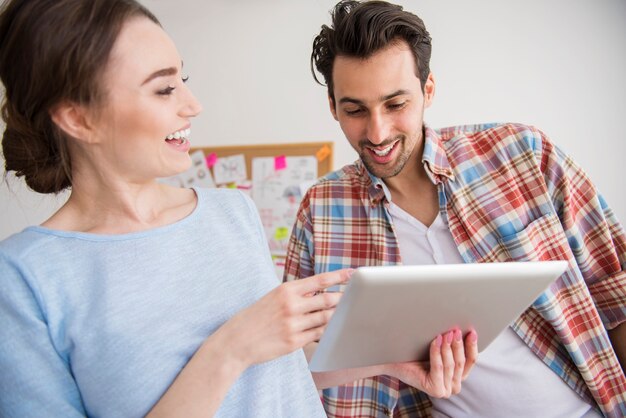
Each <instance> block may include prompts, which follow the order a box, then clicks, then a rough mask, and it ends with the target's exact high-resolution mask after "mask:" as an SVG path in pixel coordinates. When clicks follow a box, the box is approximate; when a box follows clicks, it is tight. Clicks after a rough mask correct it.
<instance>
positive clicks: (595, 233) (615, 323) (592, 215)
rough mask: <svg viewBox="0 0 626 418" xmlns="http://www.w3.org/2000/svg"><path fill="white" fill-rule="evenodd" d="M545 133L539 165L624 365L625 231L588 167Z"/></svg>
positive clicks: (625, 317) (603, 320)
mask: <svg viewBox="0 0 626 418" xmlns="http://www.w3.org/2000/svg"><path fill="white" fill-rule="evenodd" d="M541 136H542V140H541V144H542V149H541V151H542V152H541V169H542V172H543V173H544V176H545V179H546V184H547V185H548V188H549V190H550V195H551V196H552V200H553V204H554V207H555V208H556V210H557V212H558V214H559V218H560V220H561V223H562V225H563V228H564V230H565V233H566V235H567V237H568V240H569V242H570V247H571V248H572V252H573V254H574V256H575V258H576V262H577V264H578V267H579V270H580V272H581V273H582V275H583V277H584V279H585V282H586V283H587V286H588V288H589V291H590V293H591V296H592V298H593V300H594V303H595V306H596V308H597V310H598V312H599V314H600V317H601V319H602V322H603V323H604V326H605V328H606V329H607V330H608V335H609V338H610V340H611V343H612V345H613V349H614V351H615V353H616V354H617V357H618V360H619V362H620V365H621V367H622V370H624V369H625V365H626V325H625V324H626V272H625V271H624V268H623V266H626V233H625V232H624V229H623V227H622V225H621V224H620V222H619V221H618V219H617V217H616V216H615V214H614V213H613V211H612V210H611V208H610V207H609V206H608V204H607V203H606V202H605V201H604V199H603V198H602V196H601V195H600V194H599V193H598V191H597V189H596V187H595V186H594V185H593V183H592V182H591V180H590V179H589V178H588V177H587V175H586V174H585V173H584V171H583V170H582V169H581V168H580V167H579V166H578V165H577V164H576V163H575V162H574V161H572V159H571V158H569V157H568V156H567V155H566V154H565V153H563V152H562V151H561V150H559V149H558V148H557V147H555V146H554V145H553V144H551V143H550V141H549V140H547V138H545V137H544V136H543V135H541Z"/></svg>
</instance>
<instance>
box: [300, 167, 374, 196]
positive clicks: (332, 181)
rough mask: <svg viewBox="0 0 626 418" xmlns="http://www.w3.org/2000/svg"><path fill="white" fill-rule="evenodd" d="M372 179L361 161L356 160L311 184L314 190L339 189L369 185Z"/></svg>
mask: <svg viewBox="0 0 626 418" xmlns="http://www.w3.org/2000/svg"><path fill="white" fill-rule="evenodd" d="M371 182H372V181H371V179H370V177H369V175H368V174H367V171H366V170H365V169H364V168H363V165H362V164H361V163H360V161H356V162H354V163H352V164H348V165H345V166H343V167H342V168H340V169H339V170H335V171H332V172H330V173H328V174H326V175H324V176H322V177H320V178H319V179H318V180H317V182H316V183H315V184H314V185H313V186H311V189H312V190H317V191H322V190H338V189H345V188H350V189H352V188H354V187H366V188H367V187H368V186H369V185H370V184H371ZM311 189H310V190H311Z"/></svg>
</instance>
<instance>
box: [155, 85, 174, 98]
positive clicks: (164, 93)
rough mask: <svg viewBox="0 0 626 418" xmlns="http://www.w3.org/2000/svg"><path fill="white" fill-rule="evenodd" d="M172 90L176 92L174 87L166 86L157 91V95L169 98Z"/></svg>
mask: <svg viewBox="0 0 626 418" xmlns="http://www.w3.org/2000/svg"><path fill="white" fill-rule="evenodd" d="M174 90H176V87H174V86H167V87H166V88H164V89H163V90H159V91H157V94H158V95H161V96H169V95H170V94H172V92H173V91H174Z"/></svg>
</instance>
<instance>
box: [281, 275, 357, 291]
mask: <svg viewBox="0 0 626 418" xmlns="http://www.w3.org/2000/svg"><path fill="white" fill-rule="evenodd" d="M353 271H354V269H343V270H337V271H331V272H328V273H321V274H317V275H315V276H311V277H307V278H305V279H300V280H294V281H292V282H288V283H286V284H287V285H290V286H293V287H295V288H296V289H298V290H297V292H298V293H299V294H300V295H302V296H304V295H307V294H310V293H316V292H321V291H323V290H325V289H327V288H329V287H332V286H335V285H337V284H343V283H347V282H348V280H349V279H350V275H351V274H352V272H353Z"/></svg>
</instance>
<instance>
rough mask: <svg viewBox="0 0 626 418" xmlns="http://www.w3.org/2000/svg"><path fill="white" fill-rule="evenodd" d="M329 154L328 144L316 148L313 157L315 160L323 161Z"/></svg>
mask: <svg viewBox="0 0 626 418" xmlns="http://www.w3.org/2000/svg"><path fill="white" fill-rule="evenodd" d="M329 155H330V148H329V147H328V145H324V146H323V147H322V148H320V149H318V150H317V152H316V153H315V157H316V158H317V161H324V160H325V159H326V158H328V156H329Z"/></svg>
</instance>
